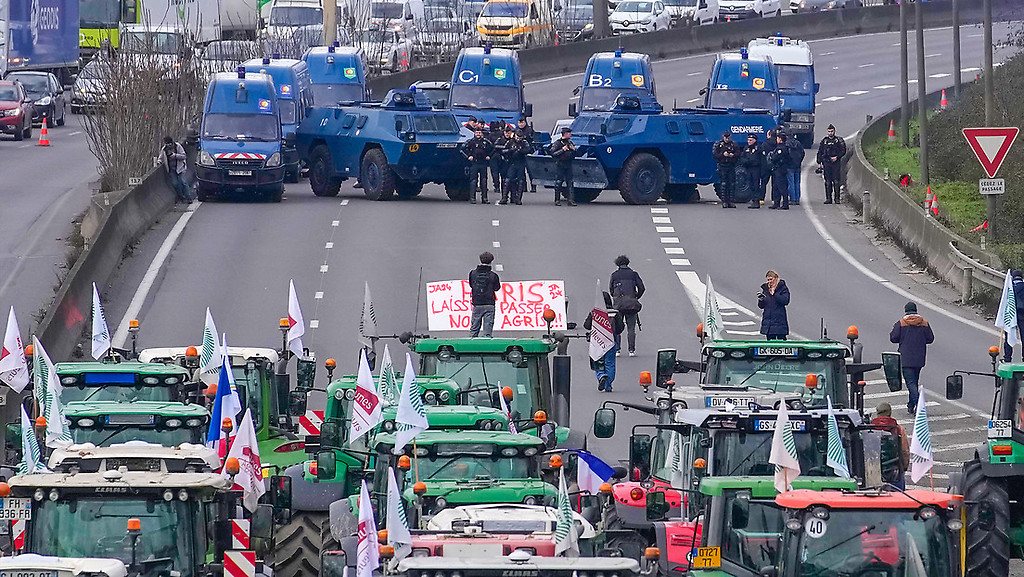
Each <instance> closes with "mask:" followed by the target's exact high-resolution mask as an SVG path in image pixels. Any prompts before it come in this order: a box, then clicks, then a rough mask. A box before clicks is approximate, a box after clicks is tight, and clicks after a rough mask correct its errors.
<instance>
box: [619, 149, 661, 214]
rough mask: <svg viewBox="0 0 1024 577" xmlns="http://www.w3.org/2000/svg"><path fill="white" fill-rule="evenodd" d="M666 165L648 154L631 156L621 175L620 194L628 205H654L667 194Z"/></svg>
mask: <svg viewBox="0 0 1024 577" xmlns="http://www.w3.org/2000/svg"><path fill="white" fill-rule="evenodd" d="M666 176H667V175H666V174H665V165H663V164H662V163H661V161H660V160H658V157H656V156H654V155H653V154H650V153H647V152H640V153H637V154H634V155H633V156H630V157H629V159H628V160H626V164H625V165H624V166H623V167H622V174H621V175H619V194H620V195H622V200H624V201H626V204H653V203H654V202H655V201H656V200H658V198H659V197H661V194H662V193H663V192H665V182H666V180H667V178H666Z"/></svg>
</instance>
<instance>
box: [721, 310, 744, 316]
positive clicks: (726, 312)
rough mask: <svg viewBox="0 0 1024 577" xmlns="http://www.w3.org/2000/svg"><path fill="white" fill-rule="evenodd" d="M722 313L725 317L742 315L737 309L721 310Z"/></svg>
mask: <svg viewBox="0 0 1024 577" xmlns="http://www.w3.org/2000/svg"><path fill="white" fill-rule="evenodd" d="M720 314H721V315H722V316H723V317H738V316H740V313H738V312H736V311H720Z"/></svg>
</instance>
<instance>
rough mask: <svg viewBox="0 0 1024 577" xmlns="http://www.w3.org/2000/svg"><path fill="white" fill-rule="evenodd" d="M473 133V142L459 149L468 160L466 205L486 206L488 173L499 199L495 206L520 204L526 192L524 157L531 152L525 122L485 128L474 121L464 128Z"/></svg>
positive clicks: (529, 130) (530, 131) (531, 135)
mask: <svg viewBox="0 0 1024 577" xmlns="http://www.w3.org/2000/svg"><path fill="white" fill-rule="evenodd" d="M465 126H466V128H469V129H470V130H472V131H473V138H471V139H470V140H468V141H467V142H466V143H465V144H464V145H463V148H462V151H463V154H465V155H466V159H467V160H469V177H470V196H469V202H471V203H473V204H476V197H477V194H478V193H479V195H480V202H481V203H483V204H489V203H490V201H489V200H488V199H487V173H488V171H490V174H491V183H492V185H493V187H494V188H493V191H494V192H495V193H497V194H499V195H501V199H500V200H499V201H498V204H509V202H511V203H512V204H523V193H524V192H526V157H527V155H529V154H530V153H531V152H533V148H534V145H533V141H534V132H533V128H532V127H531V126H530V125H529V124H527V122H526V119H525V118H520V119H519V122H518V123H517V124H515V125H514V124H508V123H506V122H504V121H502V120H496V121H494V122H492V123H491V124H490V126H488V125H487V124H486V123H484V122H480V121H478V120H477V119H476V118H475V117H470V119H469V120H468V121H467V122H466V124H465Z"/></svg>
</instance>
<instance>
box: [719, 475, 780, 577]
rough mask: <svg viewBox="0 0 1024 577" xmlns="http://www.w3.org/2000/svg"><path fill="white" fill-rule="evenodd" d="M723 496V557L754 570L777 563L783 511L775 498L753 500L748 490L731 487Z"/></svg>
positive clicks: (758, 570) (757, 570)
mask: <svg viewBox="0 0 1024 577" xmlns="http://www.w3.org/2000/svg"><path fill="white" fill-rule="evenodd" d="M723 496H724V498H725V522H724V523H723V524H722V531H723V535H722V538H721V543H722V545H721V547H722V559H725V560H728V561H732V562H733V563H735V564H737V565H739V566H741V567H744V568H746V569H749V570H750V571H753V572H755V573H757V572H760V570H761V568H763V567H773V566H776V565H778V563H779V552H780V551H781V550H782V547H781V544H782V533H783V531H784V529H785V521H786V518H785V513H784V512H783V509H781V508H780V507H779V506H778V505H776V504H775V501H767V500H755V499H751V498H750V492H749V491H741V490H736V489H731V490H727V491H725V493H724V494H723Z"/></svg>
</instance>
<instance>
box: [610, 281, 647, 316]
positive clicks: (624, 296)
mask: <svg viewBox="0 0 1024 577" xmlns="http://www.w3.org/2000/svg"><path fill="white" fill-rule="evenodd" d="M632 286H633V290H630V291H627V290H624V284H620V285H618V286H616V287H615V294H614V295H613V302H614V306H615V310H617V311H619V312H620V313H622V314H624V315H633V314H636V313H638V312H640V310H641V309H642V308H643V305H642V304H640V299H638V298H636V285H632Z"/></svg>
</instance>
